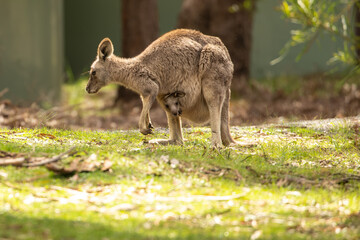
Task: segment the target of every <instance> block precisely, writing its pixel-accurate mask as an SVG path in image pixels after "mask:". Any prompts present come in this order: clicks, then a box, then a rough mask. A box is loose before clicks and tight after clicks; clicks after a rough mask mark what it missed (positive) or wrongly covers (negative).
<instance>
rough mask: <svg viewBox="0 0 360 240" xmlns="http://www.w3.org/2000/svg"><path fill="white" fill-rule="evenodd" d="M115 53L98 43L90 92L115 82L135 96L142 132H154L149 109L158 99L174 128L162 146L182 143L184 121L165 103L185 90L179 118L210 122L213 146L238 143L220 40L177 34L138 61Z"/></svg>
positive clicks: (165, 38) (162, 39) (227, 60)
mask: <svg viewBox="0 0 360 240" xmlns="http://www.w3.org/2000/svg"><path fill="white" fill-rule="evenodd" d="M113 51H114V49H113V45H112V43H111V40H110V39H108V38H105V39H103V40H102V41H101V42H100V44H99V46H98V53H97V57H96V60H95V61H94V62H93V64H92V65H91V70H90V79H89V82H88V84H87V86H86V91H87V92H88V93H96V92H98V91H99V90H100V88H101V87H103V86H105V85H107V84H109V83H117V84H120V85H123V86H125V87H127V88H129V89H131V90H133V91H135V92H137V93H138V94H139V95H140V97H141V99H142V102H143V109H142V111H141V114H140V120H139V128H140V132H141V133H143V134H149V133H151V131H152V130H151V121H150V117H149V110H150V108H151V106H152V104H153V102H154V101H155V99H157V100H158V102H159V103H160V105H161V106H162V108H163V109H164V110H165V111H166V114H167V118H168V124H169V128H170V140H166V141H165V140H162V141H158V142H160V143H171V144H181V143H183V135H182V129H181V118H180V117H179V116H174V115H173V114H172V113H171V112H170V111H169V110H167V109H166V107H165V103H164V97H165V96H166V95H167V94H168V93H169V92H170V93H171V92H174V91H181V92H184V93H186V95H185V96H184V97H183V98H181V110H182V115H181V117H183V118H186V119H189V120H190V121H192V122H195V123H206V122H208V121H209V120H210V126H211V130H212V139H211V143H212V145H213V146H214V147H219V146H221V143H223V144H224V145H229V144H231V143H235V141H234V140H233V138H232V137H231V135H230V130H229V100H230V85H231V80H232V75H233V69H234V67H233V63H232V61H231V59H230V55H229V53H228V51H227V49H226V47H225V46H224V44H223V43H222V42H221V40H220V39H219V38H217V37H212V36H207V35H204V34H202V33H200V32H198V31H194V30H187V29H178V30H174V31H171V32H169V33H166V34H164V35H163V36H162V37H160V38H158V39H157V40H155V41H154V42H153V43H151V44H150V45H149V46H148V47H147V48H146V49H145V50H144V51H143V52H142V53H141V54H139V55H138V56H136V57H134V58H129V59H125V58H120V57H117V56H115V55H114V54H113Z"/></svg>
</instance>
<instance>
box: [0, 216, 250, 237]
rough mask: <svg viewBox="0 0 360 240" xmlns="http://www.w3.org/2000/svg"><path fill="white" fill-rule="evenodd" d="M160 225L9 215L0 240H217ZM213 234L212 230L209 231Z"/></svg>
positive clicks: (0, 222) (1, 223)
mask: <svg viewBox="0 0 360 240" xmlns="http://www.w3.org/2000/svg"><path fill="white" fill-rule="evenodd" d="M166 225H167V224H166V223H165V224H164V226H163V225H162V224H160V225H159V226H156V227H154V228H152V227H151V226H150V225H149V226H148V227H146V223H145V222H137V221H136V220H126V221H124V220H119V222H118V223H113V224H112V225H109V226H107V225H103V224H100V223H92V222H84V221H72V220H62V219H52V218H36V217H28V216H16V215H13V214H8V213H6V214H1V215H0V239H2V240H5V239H6V240H7V239H9V240H10V239H11V240H17V239H37V240H47V239H55V240H75V239H76V240H78V239H79V240H91V239H96V240H110V239H136V240H142V239H146V240H151V239H159V240H165V239H190V240H191V239H194V240H201V239H221V238H224V235H223V234H221V235H222V236H220V235H219V234H218V233H217V232H218V231H209V230H210V229H195V230H194V229H191V227H189V226H184V225H175V227H176V228H174V226H173V227H171V228H168V227H167V226H166ZM213 230H214V229H213ZM243 236H244V238H241V237H240V238H239V236H237V237H236V238H235V237H227V238H226V239H230V240H232V239H233V240H235V239H249V235H248V234H245V235H243Z"/></svg>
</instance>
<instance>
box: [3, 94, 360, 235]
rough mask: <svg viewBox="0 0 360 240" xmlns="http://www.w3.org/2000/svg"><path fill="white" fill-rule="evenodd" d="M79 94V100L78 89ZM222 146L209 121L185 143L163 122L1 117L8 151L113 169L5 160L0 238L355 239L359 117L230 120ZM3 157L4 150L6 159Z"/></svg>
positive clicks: (188, 132) (359, 207)
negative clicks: (165, 142) (68, 126)
mask: <svg viewBox="0 0 360 240" xmlns="http://www.w3.org/2000/svg"><path fill="white" fill-rule="evenodd" d="M74 101H76V100H74ZM232 134H233V136H234V137H235V138H236V140H237V141H238V142H239V143H240V144H239V145H237V146H234V147H230V148H224V149H218V150H217V149H213V148H211V147H210V142H209V138H210V131H209V129H208V128H192V129H185V131H184V136H185V138H186V139H187V141H186V142H185V143H184V145H183V146H160V145H152V144H149V143H148V141H149V140H150V139H153V138H167V137H168V134H167V133H166V132H164V131H160V130H156V131H155V133H154V134H153V135H151V136H143V135H141V134H140V133H139V132H138V131H70V130H59V129H46V128H40V129H11V130H10V129H0V151H1V153H3V154H4V153H7V154H10V153H11V154H13V155H15V156H17V155H18V156H24V157H27V158H33V157H44V158H51V157H53V156H55V155H58V154H60V153H62V152H65V151H67V150H68V149H69V148H71V147H73V146H75V152H76V154H75V155H72V156H70V157H67V158H65V159H63V160H61V161H62V162H64V163H67V162H68V163H71V162H72V161H73V160H74V159H76V158H84V159H86V158H89V157H90V156H95V157H96V159H97V161H104V160H108V161H111V162H112V163H113V165H112V167H111V171H107V172H102V171H95V172H82V173H77V174H74V175H71V176H61V175H58V174H56V173H53V172H51V171H49V170H47V169H46V168H45V167H44V166H41V167H32V168H25V167H15V166H3V167H0V239H289V238H291V239H357V238H359V237H360V231H359V221H360V194H359V187H360V175H359V172H360V167H359V166H360V157H359V154H360V153H359V146H358V142H357V141H358V140H357V132H356V130H354V129H353V128H351V127H347V126H341V127H334V128H331V129H329V130H327V131H324V130H316V129H313V128H304V127H294V126H292V127H280V126H279V127H244V128H237V127H235V128H232ZM1 159H3V158H0V160H1Z"/></svg>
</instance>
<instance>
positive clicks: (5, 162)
mask: <svg viewBox="0 0 360 240" xmlns="http://www.w3.org/2000/svg"><path fill="white" fill-rule="evenodd" d="M25 160H26V158H24V157H20V158H6V159H1V160H0V166H8V165H14V166H21V165H23V163H24V162H25Z"/></svg>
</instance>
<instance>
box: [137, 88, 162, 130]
mask: <svg viewBox="0 0 360 240" xmlns="http://www.w3.org/2000/svg"><path fill="white" fill-rule="evenodd" d="M149 85H150V84H149ZM158 90H159V87H158V86H157V85H156V84H155V83H154V84H151V85H150V86H148V87H147V88H145V89H144V90H143V91H141V92H140V96H141V101H142V103H143V108H142V110H141V114H140V119H139V128H140V132H141V133H142V134H144V135H147V134H150V133H152V124H151V120H150V114H149V112H150V108H151V106H152V105H153V103H154V101H155V99H156V96H157V94H158Z"/></svg>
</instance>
